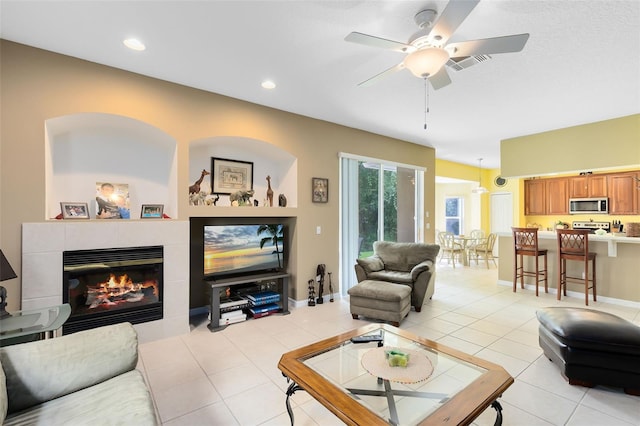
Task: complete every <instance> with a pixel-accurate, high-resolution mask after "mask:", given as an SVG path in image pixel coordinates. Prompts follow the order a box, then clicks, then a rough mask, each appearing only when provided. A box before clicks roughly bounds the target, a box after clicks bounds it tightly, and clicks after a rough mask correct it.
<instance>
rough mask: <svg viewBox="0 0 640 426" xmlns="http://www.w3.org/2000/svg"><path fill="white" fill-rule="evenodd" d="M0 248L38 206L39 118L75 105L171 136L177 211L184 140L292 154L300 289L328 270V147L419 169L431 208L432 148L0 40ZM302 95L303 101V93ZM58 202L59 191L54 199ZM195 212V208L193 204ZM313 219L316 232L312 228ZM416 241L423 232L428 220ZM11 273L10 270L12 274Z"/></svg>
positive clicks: (35, 215)
mask: <svg viewBox="0 0 640 426" xmlns="http://www.w3.org/2000/svg"><path fill="white" fill-rule="evenodd" d="M0 48H1V50H0V54H1V58H0V59H1V61H0V63H1V64H0V66H1V68H0V71H1V74H0V78H1V80H0V90H1V93H2V99H1V104H0V107H1V114H2V115H1V133H0V136H1V137H0V144H1V147H0V149H1V150H0V153H1V155H2V157H1V159H0V166H1V168H0V189H1V191H0V247H1V248H2V250H3V251H4V252H5V253H6V254H7V257H8V258H9V259H10V261H11V263H12V264H13V266H14V269H16V271H18V272H19V271H20V267H21V262H20V253H21V248H20V247H21V224H22V223H23V222H40V221H42V220H43V217H44V216H43V212H44V211H45V193H44V188H45V148H44V136H45V129H44V122H45V120H47V119H50V118H54V117H59V116H63V115H68V114H75V113H82V112H100V113H108V114H117V115H122V116H126V117H131V118H134V119H137V120H140V121H143V122H145V123H148V124H150V125H152V126H155V127H157V128H158V129H160V130H162V131H164V132H166V133H167V134H168V135H170V136H171V137H172V138H174V139H175V140H176V141H177V143H178V188H185V191H184V192H180V193H179V194H178V197H179V199H178V218H177V219H183V220H184V219H188V217H189V214H190V212H191V211H192V209H190V207H189V205H188V197H187V191H186V188H187V187H188V186H189V185H190V184H191V183H192V182H190V178H189V143H190V142H191V141H195V140H198V139H202V138H207V137H215V136H241V137H247V138H253V139H257V140H262V141H265V142H268V143H271V144H273V145H276V146H278V147H280V148H282V149H284V150H286V151H288V152H289V153H291V154H292V155H293V156H295V157H297V158H298V197H297V198H298V207H297V226H296V235H295V237H294V238H295V239H296V241H295V243H294V245H295V246H296V247H297V253H295V254H294V256H296V258H295V259H294V262H293V265H294V268H295V270H293V271H291V272H292V274H293V290H292V292H291V294H290V296H292V297H294V298H295V299H296V300H304V299H306V297H307V284H306V283H307V280H308V279H309V278H311V277H313V275H314V274H315V270H316V266H317V264H319V263H325V264H326V265H327V269H328V270H329V271H333V272H335V274H334V277H338V276H339V274H338V273H337V272H338V259H339V257H338V256H339V241H338V226H339V198H338V185H337V184H338V178H339V174H338V173H339V161H338V156H337V154H338V152H339V151H344V152H350V153H353V154H357V155H363V156H368V157H374V158H382V159H386V160H390V161H395V162H399V163H405V164H414V165H417V166H422V167H425V168H426V172H425V209H426V210H429V211H433V210H434V191H435V184H434V176H435V174H434V170H435V166H434V164H435V151H434V150H433V149H432V148H428V147H424V146H419V145H415V144H411V143H408V142H404V141H400V140H396V139H391V138H387V137H383V136H379V135H375V134H371V133H367V132H363V131H359V130H355V129H351V128H347V127H343V126H339V125H336V124H332V123H328V122H324V121H320V120H314V119H310V118H307V117H303V116H299V115H295V114H290V113H286V112H283V111H279V110H275V109H271V108H266V107H261V106H258V105H255V104H251V103H247V102H243V101H240V100H236V99H232V98H228V97H224V96H221V95H216V94H212V93H208V92H204V91H201V90H196V89H191V88H188V87H184V86H180V85H177V84H172V83H168V82H165V81H161V80H156V79H153V78H148V77H144V76H141V75H137V74H133V73H129V72H125V71H121V70H117V69H114V68H110V67H106V66H102V65H97V64H94V63H90V62H87V61H82V60H78V59H75V58H71V57H66V56H62V55H58V54H54V53H51V52H47V51H43V50H39V49H34V48H30V47H27V46H23V45H19V44H15V43H12V42H7V41H1V46H0ZM310 101H312V100H310ZM314 176H319V177H327V178H329V181H330V188H331V193H330V196H329V202H328V203H327V204H313V203H311V196H310V194H309V188H310V185H311V184H310V182H311V178H312V177H314ZM61 201H64V200H61ZM198 214H199V215H202V214H201V213H200V212H199V213H198ZM316 226H321V227H322V230H323V232H322V234H321V235H316V234H315V229H316ZM425 232H426V235H425V240H426V241H432V240H433V227H432V229H430V230H426V231H425ZM18 275H20V273H19V274H18ZM3 284H4V285H5V286H6V287H7V289H8V291H9V299H8V302H9V310H15V309H17V308H18V307H19V300H20V279H19V278H18V279H17V280H12V281H7V282H5V283H3Z"/></svg>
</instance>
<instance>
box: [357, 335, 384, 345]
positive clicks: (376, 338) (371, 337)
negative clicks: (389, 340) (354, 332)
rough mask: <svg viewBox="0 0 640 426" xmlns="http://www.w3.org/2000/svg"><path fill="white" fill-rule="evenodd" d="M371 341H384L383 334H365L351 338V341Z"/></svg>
mask: <svg viewBox="0 0 640 426" xmlns="http://www.w3.org/2000/svg"><path fill="white" fill-rule="evenodd" d="M370 342H382V336H381V335H380V334H369V335H365V336H356V337H352V338H351V343H370Z"/></svg>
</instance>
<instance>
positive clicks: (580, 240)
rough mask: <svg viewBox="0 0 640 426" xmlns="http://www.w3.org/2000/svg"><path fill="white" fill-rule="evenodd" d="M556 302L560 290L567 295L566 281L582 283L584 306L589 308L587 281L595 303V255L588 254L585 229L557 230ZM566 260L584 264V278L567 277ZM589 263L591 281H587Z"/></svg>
mask: <svg viewBox="0 0 640 426" xmlns="http://www.w3.org/2000/svg"><path fill="white" fill-rule="evenodd" d="M557 234H558V300H560V290H562V291H563V293H564V295H565V296H566V295H567V281H569V280H571V281H575V282H581V283H584V304H585V305H587V306H589V281H591V282H592V287H591V288H593V301H594V302H595V301H596V253H589V238H588V235H589V231H588V230H586V229H558V230H557ZM567 260H578V261H580V262H583V263H584V272H583V274H584V277H571V276H568V275H567ZM589 261H591V264H592V267H591V279H589Z"/></svg>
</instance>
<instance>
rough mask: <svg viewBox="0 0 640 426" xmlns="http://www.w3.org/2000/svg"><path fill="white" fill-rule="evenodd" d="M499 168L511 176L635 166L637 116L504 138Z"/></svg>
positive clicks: (639, 146) (639, 145)
mask: <svg viewBox="0 0 640 426" xmlns="http://www.w3.org/2000/svg"><path fill="white" fill-rule="evenodd" d="M500 165H501V169H502V173H503V175H504V176H513V177H515V176H520V177H526V176H542V175H550V174H557V173H569V172H580V171H595V170H611V169H620V168H624V167H637V166H639V165H640V114H634V115H629V116H627V117H620V118H614V119H611V120H605V121H599V122H596V123H589V124H584V125H581V126H574V127H567V128H564V129H558V130H552V131H548V132H543V133H537V134H534V135H528V136H520V137H516V138H510V139H505V140H503V141H501V144H500Z"/></svg>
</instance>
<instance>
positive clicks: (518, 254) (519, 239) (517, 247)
mask: <svg viewBox="0 0 640 426" xmlns="http://www.w3.org/2000/svg"><path fill="white" fill-rule="evenodd" d="M511 230H512V231H513V247H514V256H513V264H514V268H513V291H514V292H515V291H516V283H517V282H518V278H520V286H521V287H522V288H524V277H535V279H536V296H537V295H538V284H539V283H540V281H544V292H545V293H549V283H548V280H547V249H539V248H538V228H515V227H511ZM524 256H533V257H534V258H535V264H536V267H535V270H533V271H527V270H525V269H524ZM540 256H543V257H544V268H543V269H540V264H539V258H540ZM518 260H520V261H519V262H518ZM518 264H519V265H518Z"/></svg>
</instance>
